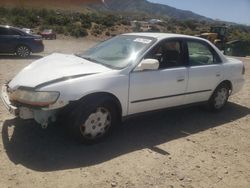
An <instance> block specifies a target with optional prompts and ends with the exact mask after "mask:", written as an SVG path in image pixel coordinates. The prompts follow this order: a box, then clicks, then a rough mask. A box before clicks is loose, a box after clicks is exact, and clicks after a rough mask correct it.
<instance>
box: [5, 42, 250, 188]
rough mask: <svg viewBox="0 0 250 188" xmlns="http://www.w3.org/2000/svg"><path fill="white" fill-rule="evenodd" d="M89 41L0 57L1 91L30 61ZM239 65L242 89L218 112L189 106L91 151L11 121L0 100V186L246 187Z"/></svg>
mask: <svg viewBox="0 0 250 188" xmlns="http://www.w3.org/2000/svg"><path fill="white" fill-rule="evenodd" d="M95 43H96V42H94V41H90V40H84V39H81V40H76V39H74V40H73V39H72V40H66V39H59V40H56V41H45V45H46V49H45V52H44V53H42V54H39V55H34V56H32V57H31V58H30V59H25V60H24V59H18V58H16V57H13V56H0V85H2V84H3V83H4V82H5V81H6V80H8V79H10V78H12V77H13V76H14V75H15V74H16V73H17V72H18V71H20V70H21V69H22V68H23V67H25V66H26V65H28V64H29V63H31V62H32V61H34V60H35V59H38V58H41V57H42V56H45V55H48V54H50V53H52V52H64V53H74V52H79V51H81V50H82V49H85V48H86V47H87V46H91V45H94V44H95ZM242 60H243V61H244V63H245V66H246V84H245V86H244V88H243V90H242V91H241V92H240V93H238V94H237V95H235V96H232V97H231V98H230V103H229V104H228V106H227V107H226V108H225V110H224V111H222V112H221V113H218V114H214V113H209V112H206V111H203V110H201V109H200V108H198V107H191V108H185V109H179V110H166V111H163V112H160V113H155V114H150V115H148V116H144V117H137V118H135V119H130V120H127V121H126V122H124V123H123V125H121V126H120V127H119V128H118V129H117V130H116V131H115V132H114V134H113V135H112V136H111V137H109V138H108V139H107V140H106V141H105V142H102V143H99V144H97V145H92V146H85V145H78V144H75V143H74V142H73V141H70V140H69V139H68V138H67V137H66V135H65V134H64V132H63V131H61V129H59V128H58V127H49V128H48V129H47V130H42V129H41V128H40V127H39V126H38V125H37V124H36V123H34V122H33V121H22V120H18V119H15V118H14V117H13V116H11V115H9V114H8V112H7V111H6V110H5V109H4V107H3V105H2V103H1V102H0V134H1V136H2V139H0V163H1V165H0V187H1V188H5V187H6V188H7V187H23V188H29V187H32V188H33V187H37V188H39V187H43V188H46V187H60V188H61V187H65V188H68V187H75V188H80V187H98V188H99V187H103V188H105V187H145V188H147V187H164V188H172V187H190V188H191V187H198V188H201V187H209V188H210V187H218V188H228V187H235V188H240V187H244V188H249V187H250V144H249V143H250V115H249V112H250V110H249V107H250V59H247V58H242Z"/></svg>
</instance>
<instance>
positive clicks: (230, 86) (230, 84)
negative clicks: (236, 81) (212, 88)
mask: <svg viewBox="0 0 250 188" xmlns="http://www.w3.org/2000/svg"><path fill="white" fill-rule="evenodd" d="M222 84H225V85H227V86H228V89H230V90H231V91H232V90H233V85H232V83H231V82H230V81H229V80H224V81H223V82H221V83H220V84H219V85H222Z"/></svg>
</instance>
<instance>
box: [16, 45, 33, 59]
mask: <svg viewBox="0 0 250 188" xmlns="http://www.w3.org/2000/svg"><path fill="white" fill-rule="evenodd" d="M29 53H30V52H29V49H28V48H27V47H25V46H20V47H19V48H18V49H17V55H19V56H21V57H27V56H28V55H29Z"/></svg>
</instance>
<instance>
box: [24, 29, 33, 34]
mask: <svg viewBox="0 0 250 188" xmlns="http://www.w3.org/2000/svg"><path fill="white" fill-rule="evenodd" d="M22 30H23V31H24V32H26V33H28V34H32V33H33V31H32V29H29V28H22Z"/></svg>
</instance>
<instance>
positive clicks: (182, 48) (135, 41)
mask: <svg viewBox="0 0 250 188" xmlns="http://www.w3.org/2000/svg"><path fill="white" fill-rule="evenodd" d="M244 72H245V68H244V66H243V63H242V62H241V61H239V60H236V59H232V58H226V57H225V56H224V55H223V54H222V53H221V52H220V51H219V50H218V49H217V48H216V47H215V46H214V45H213V44H211V43H210V42H209V41H207V40H204V39H201V38H196V37H191V36H185V35H178V34H164V33H130V34H123V35H120V36H117V37H114V38H112V39H110V40H107V41H105V42H103V43H100V44H98V45H96V46H95V47H93V48H91V49H89V50H87V51H86V52H84V53H83V54H80V55H64V54H58V53H55V54H52V55H49V56H47V57H45V58H42V59H40V60H37V61H35V62H33V63H32V64H30V65H29V66H27V67H26V68H24V69H23V70H22V71H21V72H20V73H19V74H18V75H17V76H16V77H14V78H13V79H12V80H11V81H10V82H8V83H7V84H6V85H4V86H3V88H2V95H1V96H2V100H3V102H4V104H5V106H6V107H7V109H8V110H9V111H10V112H11V113H13V114H15V115H16V116H19V117H20V118H22V119H35V120H36V122H38V123H39V124H41V125H42V127H47V125H48V124H49V123H50V122H53V121H56V119H57V118H58V117H60V115H62V116H63V117H67V119H68V120H69V121H68V126H69V127H70V130H71V131H72V132H73V133H74V135H75V137H76V138H78V139H80V140H81V141H84V142H94V141H97V140H99V139H101V138H103V137H104V136H105V135H107V134H108V133H109V132H110V130H111V128H112V127H113V126H115V125H116V124H117V123H118V122H119V121H120V120H122V119H123V118H124V117H127V116H130V115H134V114H138V113H142V112H147V111H153V110H158V109H164V108H169V107H175V106H182V105H186V104H193V103H206V104H207V106H208V107H209V108H210V109H212V110H214V111H219V110H221V109H222V108H223V107H224V106H225V104H226V103H227V100H228V97H229V96H230V95H232V94H234V93H236V92H238V91H240V89H241V88H242V86H243V83H244Z"/></svg>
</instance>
